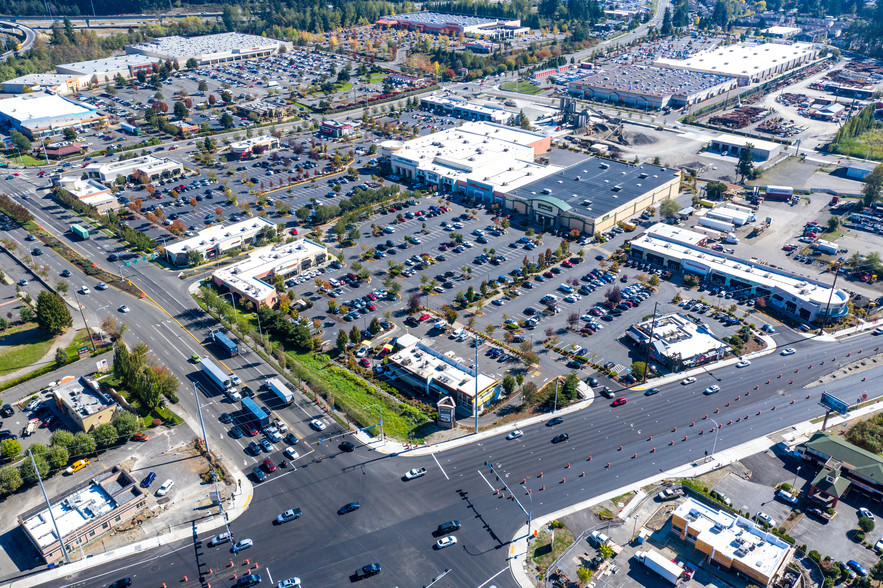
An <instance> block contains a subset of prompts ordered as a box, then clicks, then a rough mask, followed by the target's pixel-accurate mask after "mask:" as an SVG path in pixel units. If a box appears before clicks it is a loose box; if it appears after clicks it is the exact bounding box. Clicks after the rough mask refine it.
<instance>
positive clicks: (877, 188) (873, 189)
mask: <svg viewBox="0 0 883 588" xmlns="http://www.w3.org/2000/svg"><path fill="white" fill-rule="evenodd" d="M881 199H883V164H880V165H878V166H876V167H875V168H874V169H873V170H871V173H869V174H868V175H867V176H866V177H865V185H864V186H862V202H863V203H864V205H865V206H870V205H871V204H872V203H874V202H879V201H880V200H881Z"/></svg>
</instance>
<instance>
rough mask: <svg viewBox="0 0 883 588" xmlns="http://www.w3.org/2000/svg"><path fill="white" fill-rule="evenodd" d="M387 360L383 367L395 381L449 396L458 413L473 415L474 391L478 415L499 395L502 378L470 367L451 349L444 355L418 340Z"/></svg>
mask: <svg viewBox="0 0 883 588" xmlns="http://www.w3.org/2000/svg"><path fill="white" fill-rule="evenodd" d="M400 339H401V337H400ZM467 351H468V350H467ZM388 360H389V361H388V363H387V367H386V369H387V370H389V372H390V373H392V374H394V375H395V376H396V378H397V381H400V382H404V383H405V384H408V385H410V386H413V387H414V388H416V389H418V390H419V391H420V392H421V393H422V394H427V395H429V396H430V397H432V398H435V399H441V398H443V397H450V398H452V399H453V400H454V402H456V405H457V408H456V410H457V412H458V413H459V414H461V415H466V416H470V415H472V416H474V414H475V413H474V409H475V403H474V399H475V393H476V390H478V403H477V411H478V413H479V414H481V413H482V412H483V411H484V410H485V409H486V408H487V407H488V406H490V405H492V404H494V403H495V402H497V401H498V400H499V399H500V396H501V395H502V391H503V385H502V380H500V379H498V378H496V377H495V376H492V375H489V374H485V373H482V372H477V371H476V370H474V369H472V368H470V367H469V366H468V365H467V363H466V360H463V359H462V358H459V357H456V356H455V354H454V352H453V351H449V352H447V354H444V353H441V352H439V351H437V350H435V349H432V348H431V347H428V346H426V345H424V344H423V343H420V342H419V341H418V342H416V343H411V344H409V345H407V346H406V347H404V348H403V349H401V350H400V351H398V352H396V353H393V354H392V355H389V356H388Z"/></svg>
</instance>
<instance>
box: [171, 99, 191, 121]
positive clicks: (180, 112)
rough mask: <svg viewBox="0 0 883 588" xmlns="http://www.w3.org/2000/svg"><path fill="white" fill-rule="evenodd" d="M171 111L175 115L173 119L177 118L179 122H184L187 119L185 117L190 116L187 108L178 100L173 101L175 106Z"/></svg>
mask: <svg viewBox="0 0 883 588" xmlns="http://www.w3.org/2000/svg"><path fill="white" fill-rule="evenodd" d="M173 110H174V113H175V117H176V118H178V119H179V120H184V119H185V118H187V115H188V114H190V111H189V110H188V109H187V106H185V105H184V103H183V102H181V101H180V100H176V101H175V106H174V109H173Z"/></svg>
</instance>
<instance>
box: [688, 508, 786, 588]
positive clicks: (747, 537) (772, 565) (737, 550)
mask: <svg viewBox="0 0 883 588" xmlns="http://www.w3.org/2000/svg"><path fill="white" fill-rule="evenodd" d="M671 532H672V533H673V534H675V535H677V536H678V537H679V538H680V539H681V541H688V542H689V543H692V544H693V546H694V548H695V549H696V551H698V552H700V553H701V554H703V555H702V556H700V557H701V558H707V559H708V562H709V563H711V564H712V565H713V566H715V567H718V568H720V569H724V570H728V571H730V572H731V573H734V574H739V575H741V576H744V577H746V578H748V579H749V581H750V582H751V583H757V584H759V585H760V586H770V585H772V584H774V583H775V581H776V579H777V578H778V577H779V576H780V575H781V574H782V573H784V571H785V569H786V567H787V566H788V563H789V562H790V561H791V554H792V547H791V545H790V544H788V543H787V542H785V541H784V540H783V539H780V538H779V537H777V536H776V535H773V534H772V533H768V532H766V531H764V530H763V529H761V528H759V527H758V526H757V525H755V524H754V523H753V522H751V521H750V520H748V519H746V518H744V517H741V516H739V515H736V514H730V513H729V512H727V511H724V510H718V509H716V508H713V507H711V506H708V505H707V504H704V503H702V502H699V501H698V500H696V499H695V498H687V499H686V500H685V501H684V502H682V503H681V504H679V505H678V506H677V508H675V510H674V511H673V512H672V513H671Z"/></svg>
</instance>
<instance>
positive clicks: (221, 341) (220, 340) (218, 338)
mask: <svg viewBox="0 0 883 588" xmlns="http://www.w3.org/2000/svg"><path fill="white" fill-rule="evenodd" d="M212 340H213V341H214V342H215V343H217V344H218V345H220V346H221V347H223V348H224V349H225V350H226V351H227V353H229V354H230V357H235V356H237V355H239V346H238V345H236V343H234V342H233V341H232V340H231V339H230V337H228V336H227V335H225V334H224V333H222V332H221V331H212Z"/></svg>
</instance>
